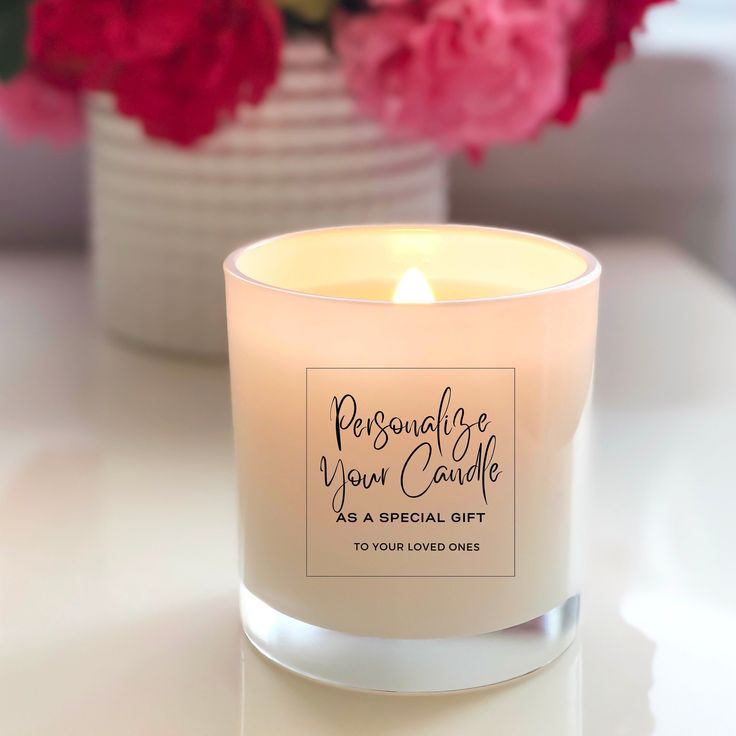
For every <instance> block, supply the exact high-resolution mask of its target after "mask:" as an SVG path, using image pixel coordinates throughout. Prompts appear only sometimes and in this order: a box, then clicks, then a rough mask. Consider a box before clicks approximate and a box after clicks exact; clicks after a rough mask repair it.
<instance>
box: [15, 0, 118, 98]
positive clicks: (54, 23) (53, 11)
mask: <svg viewBox="0 0 736 736" xmlns="http://www.w3.org/2000/svg"><path fill="white" fill-rule="evenodd" d="M116 5H117V2H116V0H38V1H37V2H35V3H33V5H32V6H31V11H30V13H31V16H30V17H31V24H30V34H29V37H28V52H29V55H30V57H31V59H32V60H33V61H34V62H35V67H36V68H37V69H38V70H39V73H41V74H42V75H43V76H44V77H45V78H47V79H48V80H49V81H52V82H54V83H56V84H58V85H60V86H64V87H71V88H76V87H80V86H92V85H91V84H90V82H91V81H92V80H93V79H94V80H97V79H98V78H99V77H101V76H102V75H104V74H105V73H106V71H107V69H108V67H109V64H108V63H105V64H103V61H106V60H107V57H108V54H107V51H106V46H107V43H106V39H105V34H104V28H105V25H106V23H107V20H108V18H109V17H110V16H111V15H112V13H113V12H114V9H115V6H116ZM103 67H104V68H103Z"/></svg>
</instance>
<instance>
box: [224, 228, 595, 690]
mask: <svg viewBox="0 0 736 736" xmlns="http://www.w3.org/2000/svg"><path fill="white" fill-rule="evenodd" d="M413 268H418V269H419V270H420V271H421V272H422V273H423V274H424V277H425V278H426V280H427V282H428V283H429V284H430V285H431V287H432V289H433V291H434V295H435V301H434V302H433V303H424V304H397V303H394V302H393V301H392V300H391V295H392V292H393V291H394V289H395V287H396V285H397V283H399V281H400V280H401V278H402V275H403V274H404V273H405V272H406V271H407V270H409V269H413ZM599 274H600V266H599V264H598V263H597V261H596V260H595V258H593V256H591V255H590V254H588V253H586V252H585V251H583V250H581V249H579V248H575V247H573V246H569V245H566V244H562V243H559V242H557V241H554V240H550V239H547V238H543V237H540V236H536V235H529V234H524V233H516V232H510V231H504V230H493V229H485V228H476V227H462V226H383V227H381V226H367V227H348V228H333V229H326V230H314V231H307V232H301V233H294V234H290V235H284V236H281V237H276V238H273V239H269V240H266V241H262V242H260V243H257V244H255V245H253V246H250V247H248V248H245V249H241V250H239V251H236V252H235V253H233V254H232V255H231V256H230V257H229V258H228V259H227V261H226V263H225V275H226V288H227V308H228V330H229V340H230V366H231V380H232V395H233V412H234V421H235V446H236V455H237V462H238V474H239V486H240V514H241V518H240V521H241V529H242V559H241V574H242V588H241V611H242V617H243V625H244V629H245V631H246V633H247V634H248V636H249V637H250V639H251V640H252V641H253V643H254V644H255V645H256V646H257V647H258V648H259V649H261V650H262V651H263V652H265V653H266V654H267V655H268V656H269V657H271V658H273V659H275V660H276V661H278V662H280V663H281V664H284V665H285V666H287V667H289V668H291V669H293V670H296V671H298V672H301V673H302V674H306V675H308V676H311V677H315V678H317V679H320V680H324V681H328V682H333V683H336V684H341V685H347V686H351V687H358V688H365V689H376V690H391V691H404V692H415V691H421V692H425V691H437V690H453V689H463V688H470V687H477V686H480V685H485V684H489V683H493V682H499V681H502V680H505V679H509V678H511V677H515V676H518V675H521V674H523V673H525V672H529V671H531V670H533V669H536V668H538V667H539V666H541V665H543V664H546V663H547V662H549V661H551V660H552V659H553V658H554V657H556V656H557V655H558V654H560V653H561V652H562V651H563V650H564V649H565V648H566V647H567V646H568V645H569V644H570V642H571V641H572V638H573V636H574V632H575V627H576V623H577V607H578V593H579V589H580V580H579V574H578V560H577V556H576V545H575V540H576V538H577V536H578V530H577V529H576V513H575V511H576V494H575V484H574V483H573V477H572V467H573V452H574V448H575V442H574V440H575V437H576V431H577V428H578V424H579V421H580V417H581V414H582V412H583V410H584V408H585V405H586V402H587V399H588V396H589V390H590V383H591V375H592V368H593V356H594V349H595V334H596V324H597V298H598V279H599ZM394 420H395V421H394Z"/></svg>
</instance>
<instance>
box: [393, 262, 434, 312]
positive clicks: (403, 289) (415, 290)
mask: <svg viewBox="0 0 736 736" xmlns="http://www.w3.org/2000/svg"><path fill="white" fill-rule="evenodd" d="M391 301H393V302H394V304H432V303H433V302H435V301H436V299H435V296H434V292H433V291H432V287H431V286H430V285H429V282H428V281H427V279H426V278H425V277H424V274H423V273H422V272H421V271H420V270H419V269H418V268H410V269H408V270H407V271H406V273H405V274H404V275H403V276H402V277H401V280H400V281H399V283H398V284H397V285H396V290H395V291H394V295H393V298H392V299H391Z"/></svg>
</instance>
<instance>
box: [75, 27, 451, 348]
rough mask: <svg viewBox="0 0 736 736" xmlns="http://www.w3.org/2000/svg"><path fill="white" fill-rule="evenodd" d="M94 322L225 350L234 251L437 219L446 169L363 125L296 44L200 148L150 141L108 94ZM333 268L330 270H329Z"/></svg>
mask: <svg viewBox="0 0 736 736" xmlns="http://www.w3.org/2000/svg"><path fill="white" fill-rule="evenodd" d="M89 118H90V129H91V136H90V138H91V187H90V190H91V198H92V208H91V211H92V241H93V248H94V262H95V273H96V280H97V293H98V304H99V309H100V314H101V318H102V321H103V323H104V324H105V325H106V326H107V327H108V328H109V329H110V330H111V331H112V332H113V333H115V334H118V335H120V336H123V337H127V338H129V339H131V340H134V341H136V342H139V343H143V344H145V345H148V346H151V347H156V348H161V349H166V350H173V351H178V352H187V353H195V354H200V355H222V354H224V353H225V351H226V334H225V307H224V288H223V276H222V261H223V259H224V257H225V256H226V255H227V253H228V252H229V251H231V250H233V249H234V248H235V247H237V246H238V245H241V244H243V243H247V242H250V241H253V240H257V239H259V238H262V237H265V236H268V235H272V234H276V233H281V232H287V231H292V230H302V229H307V228H313V227H321V226H327V225H341V224H353V223H356V224H361V223H379V222H385V223H391V222H442V221H444V220H445V218H446V214H447V181H446V162H445V161H444V159H443V157H442V156H441V155H440V154H438V153H437V152H436V151H435V149H434V148H433V146H432V145H431V144H429V143H423V142H406V141H395V140H389V139H388V138H387V137H386V135H385V134H384V133H383V132H382V130H381V129H380V128H379V127H378V126H377V125H376V124H375V123H373V122H372V121H369V120H366V119H365V118H363V117H361V116H360V115H359V114H358V113H357V112H356V110H355V106H354V103H353V101H352V100H351V99H350V97H349V96H348V95H347V93H346V91H345V87H344V82H343V79H342V75H341V72H340V69H339V67H338V66H337V63H336V61H335V60H334V59H333V58H332V57H331V55H330V52H329V51H328V50H327V49H326V48H325V47H324V46H323V45H322V44H321V43H317V42H312V41H309V42H290V43H289V44H287V47H286V49H285V58H284V67H283V69H282V73H281V78H280V81H279V83H278V85H277V87H276V88H275V89H274V90H273V91H272V93H271V94H270V96H269V97H268V99H267V100H266V102H265V103H264V104H263V105H261V106H260V107H258V108H243V109H241V110H240V111H239V113H238V118H237V120H236V121H234V122H233V123H232V124H228V125H227V126H226V127H224V128H223V129H221V130H219V131H218V132H217V133H215V134H214V135H212V136H210V137H209V138H208V139H206V140H205V141H204V142H202V143H200V144H199V145H198V146H197V147H196V148H194V149H181V148H177V147H175V146H173V145H169V144H166V143H160V142H156V141H152V140H150V139H148V138H147V137H146V136H145V135H144V134H143V132H142V129H141V126H140V124H139V123H138V122H137V121H135V120H131V119H128V118H125V117H122V116H121V115H119V114H118V113H117V112H116V111H115V108H114V103H113V101H112V99H111V98H110V97H108V96H106V95H103V94H96V95H93V96H92V97H91V99H90V101H89ZM328 267H329V264H325V268H328Z"/></svg>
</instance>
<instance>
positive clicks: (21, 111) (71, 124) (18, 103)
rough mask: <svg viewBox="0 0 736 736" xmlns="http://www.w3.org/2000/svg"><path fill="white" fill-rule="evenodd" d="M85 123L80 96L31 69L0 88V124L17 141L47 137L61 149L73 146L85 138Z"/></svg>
mask: <svg viewBox="0 0 736 736" xmlns="http://www.w3.org/2000/svg"><path fill="white" fill-rule="evenodd" d="M83 120H84V119H83V116H82V110H81V105H80V101H79V96H78V95H77V94H75V93H74V92H72V91H69V90H65V89H60V88H58V87H56V86H55V85H52V84H49V83H48V82H47V81H46V80H44V79H42V78H41V77H40V76H39V75H38V74H37V73H36V72H35V71H33V70H32V69H26V70H25V71H23V72H21V73H20V74H18V75H17V76H16V77H15V78H14V79H13V80H12V81H11V82H9V83H7V84H5V85H0V123H1V124H2V125H3V127H4V128H5V129H6V131H7V133H8V135H9V136H10V137H11V138H12V139H14V140H17V141H21V140H28V139H31V138H36V137H39V136H44V137H47V138H50V139H51V140H52V141H53V142H54V143H56V144H57V145H59V146H62V145H66V144H70V143H73V142H74V141H76V140H77V139H78V138H79V137H80V136H81V135H82V133H83V130H84V124H83Z"/></svg>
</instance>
